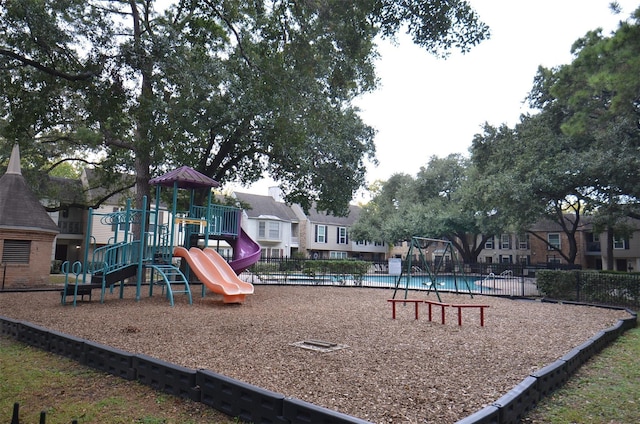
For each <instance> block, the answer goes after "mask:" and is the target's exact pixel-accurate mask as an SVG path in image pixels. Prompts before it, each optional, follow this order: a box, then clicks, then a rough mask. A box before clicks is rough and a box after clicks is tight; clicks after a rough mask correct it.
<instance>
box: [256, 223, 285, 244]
mask: <svg viewBox="0 0 640 424" xmlns="http://www.w3.org/2000/svg"><path fill="white" fill-rule="evenodd" d="M258 238H261V239H263V240H264V239H267V240H280V223H279V222H277V221H259V222H258Z"/></svg>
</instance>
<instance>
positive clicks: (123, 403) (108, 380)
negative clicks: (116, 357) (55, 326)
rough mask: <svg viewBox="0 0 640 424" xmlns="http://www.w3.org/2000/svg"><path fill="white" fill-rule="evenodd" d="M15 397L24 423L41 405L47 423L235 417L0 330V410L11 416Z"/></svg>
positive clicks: (219, 420) (192, 420)
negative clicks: (20, 340) (23, 341)
mask: <svg viewBox="0 0 640 424" xmlns="http://www.w3.org/2000/svg"><path fill="white" fill-rule="evenodd" d="M25 364H27V366H25ZM15 402H18V403H19V404H20V422H25V423H35V422H38V420H39V415H40V412H41V411H44V412H45V413H46V422H47V423H70V422H72V421H73V420H78V422H81V423H89V422H99V423H105V424H115V423H123V422H131V423H133V422H145V423H193V424H195V423H213V422H215V423H232V422H236V421H234V420H232V419H229V418H227V417H226V416H225V415H223V414H222V413H220V412H218V411H216V410H214V409H213V408H209V407H206V406H203V405H201V404H197V403H195V402H191V403H189V402H190V401H187V400H185V399H180V398H176V397H173V396H167V395H164V394H158V392H156V391H155V390H153V389H151V388H149V387H146V386H143V385H141V384H139V383H137V382H132V381H126V380H123V379H120V378H115V377H113V376H108V375H106V374H104V373H99V372H96V371H93V370H91V369H89V368H86V367H84V366H80V365H79V364H77V363H76V362H74V361H71V360H69V359H66V358H62V357H59V356H57V355H54V354H51V353H48V352H44V351H40V350H38V349H35V348H33V347H30V346H26V345H23V344H21V343H17V342H14V341H13V340H10V339H7V338H6V337H4V336H0V415H2V416H3V417H9V416H11V411H12V409H13V404H14V403H15ZM3 421H4V422H8V418H7V419H4V420H3Z"/></svg>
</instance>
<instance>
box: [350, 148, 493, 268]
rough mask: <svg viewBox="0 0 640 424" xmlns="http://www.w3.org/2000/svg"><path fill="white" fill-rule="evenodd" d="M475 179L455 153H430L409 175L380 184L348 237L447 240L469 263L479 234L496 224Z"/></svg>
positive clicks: (480, 243) (392, 240) (490, 231)
mask: <svg viewBox="0 0 640 424" xmlns="http://www.w3.org/2000/svg"><path fill="white" fill-rule="evenodd" d="M477 181H478V179H477V178H476V170H475V169H474V168H473V166H471V164H470V163H469V161H468V160H467V159H465V158H464V157H462V156H461V155H458V154H452V155H449V156H447V157H446V158H437V157H432V158H431V159H430V161H429V163H428V164H427V166H425V167H422V168H421V169H420V171H419V172H418V175H417V176H416V178H415V179H414V178H413V177H411V176H409V175H406V174H395V175H393V176H392V177H391V178H390V179H389V180H388V181H386V182H384V183H382V185H381V187H380V189H379V191H378V192H377V194H376V195H375V196H374V198H373V199H372V201H371V202H370V203H369V204H367V205H365V206H364V207H363V211H362V213H361V215H360V217H359V219H358V221H357V222H356V223H355V224H354V225H353V227H352V228H351V238H352V239H354V240H371V241H384V242H387V243H389V244H392V243H395V242H397V241H398V240H408V239H410V238H411V237H413V236H421V237H430V238H437V239H448V240H451V242H452V243H453V244H454V246H455V248H456V249H457V250H458V252H459V253H460V255H461V257H462V260H464V261H465V262H475V261H476V259H477V256H478V254H479V253H480V251H481V250H482V247H483V244H484V240H485V239H484V238H483V236H482V235H483V234H484V235H485V236H484V237H487V236H488V235H492V234H494V233H495V232H496V231H498V229H499V228H500V227H501V226H502V223H501V217H500V216H499V215H496V214H495V213H493V211H492V209H493V208H494V206H493V204H492V203H491V202H489V201H488V200H487V199H485V198H483V197H482V195H481V194H479V193H481V191H479V187H478V186H477Z"/></svg>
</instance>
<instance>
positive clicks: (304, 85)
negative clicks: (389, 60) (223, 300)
mask: <svg viewBox="0 0 640 424" xmlns="http://www.w3.org/2000/svg"><path fill="white" fill-rule="evenodd" d="M159 5H160V2H159V1H153V0H151V1H148V2H122V1H115V0H107V1H98V0H88V1H87V0H82V1H80V0H66V1H63V2H61V1H57V0H41V1H40V0H37V1H36V0H24V1H14V2H9V3H7V2H5V3H2V6H0V34H1V35H0V46H2V48H0V69H2V71H0V105H2V106H0V116H2V122H0V137H2V136H4V137H5V138H6V140H11V141H14V140H15V141H17V142H18V143H19V144H20V146H21V150H22V152H23V156H24V157H25V158H28V162H30V163H31V164H33V168H34V169H37V170H43V169H45V168H44V167H43V164H45V163H49V161H51V160H53V161H58V160H61V159H68V160H77V161H80V162H85V163H90V162H91V161H92V160H93V159H94V158H95V163H93V162H92V163H91V165H92V166H94V167H96V168H99V169H102V170H105V171H106V172H107V173H130V174H135V175H136V185H137V190H136V193H137V202H138V204H137V207H140V206H141V198H142V196H143V195H149V194H150V188H149V186H148V181H149V179H150V178H151V177H152V176H154V175H159V174H161V173H164V172H166V171H167V170H169V169H172V168H175V167H177V166H181V165H188V166H191V167H193V168H195V169H197V170H198V171H200V172H202V173H204V174H206V175H208V176H210V177H212V178H213V179H215V180H217V181H219V182H220V183H222V184H224V183H227V182H238V183H242V184H245V185H248V184H250V183H253V182H255V181H257V180H259V179H260V178H262V177H264V176H267V175H268V176H270V177H272V178H273V179H274V180H276V181H279V182H280V183H281V189H282V190H283V193H284V196H285V199H286V200H287V201H289V202H295V203H299V204H301V205H302V206H303V208H305V209H308V208H310V207H311V205H313V204H315V206H316V207H317V208H318V209H319V210H321V211H328V212H331V213H334V214H336V215H340V214H344V213H346V211H347V207H348V204H349V202H350V200H351V199H352V196H353V193H354V192H355V191H356V190H357V189H359V188H360V187H362V186H363V185H364V183H365V171H366V165H367V162H369V161H371V162H375V156H374V155H375V146H374V143H373V137H374V129H373V128H371V127H369V126H367V125H365V124H364V123H363V122H362V120H361V119H360V117H359V116H358V110H357V109H356V107H355V106H354V105H353V100H354V99H355V98H356V96H358V95H360V94H362V93H365V92H368V91H371V90H373V89H374V88H375V87H376V83H377V79H376V76H375V72H374V60H375V58H376V56H377V52H376V46H375V40H376V37H378V36H382V37H393V36H394V35H395V34H396V33H397V31H399V30H401V29H402V30H404V29H407V30H408V32H409V34H411V36H412V37H413V39H414V41H415V42H416V43H418V44H419V45H421V46H424V47H425V48H426V49H427V50H428V51H430V52H432V53H434V54H437V55H442V56H444V55H446V52H448V51H449V50H450V49H453V48H456V49H459V50H462V51H467V50H468V49H469V48H471V47H472V46H474V45H476V44H477V43H479V42H480V41H482V40H483V39H485V38H486V37H488V35H489V31H488V28H487V26H486V25H485V24H483V23H482V22H481V21H480V20H479V19H478V16H477V15H476V14H475V12H474V11H473V9H472V8H471V6H470V5H469V4H468V2H466V1H456V2H448V1H441V0H436V1H422V2H409V3H402V2H401V3H398V2H396V1H391V0H384V1H380V2H371V1H369V0H356V1H343V0H323V1H313V2H276V1H267V2H244V1H238V0H232V1H225V2H196V1H193V2H190V1H180V2H177V3H176V4H171V5H169V7H168V8H167V9H166V10H165V11H164V12H163V14H160V13H158V12H156V11H157V10H159V9H160V8H159V7H157V6H159ZM163 5H164V3H163ZM7 149H8V146H3V145H0V151H2V150H7ZM105 175H106V174H105ZM43 179H44V178H42V177H40V178H34V181H35V180H43ZM121 188H123V187H122V184H121V185H120V187H114V188H113V190H114V191H117V190H118V189H121Z"/></svg>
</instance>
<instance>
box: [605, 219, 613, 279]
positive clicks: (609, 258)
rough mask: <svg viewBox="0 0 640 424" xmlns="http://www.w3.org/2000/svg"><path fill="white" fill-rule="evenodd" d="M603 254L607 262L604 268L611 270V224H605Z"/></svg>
mask: <svg viewBox="0 0 640 424" xmlns="http://www.w3.org/2000/svg"><path fill="white" fill-rule="evenodd" d="M605 252H606V253H605V255H606V259H607V264H606V267H605V269H606V270H609V271H612V270H613V228H612V227H611V225H607V246H606V250H605Z"/></svg>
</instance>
